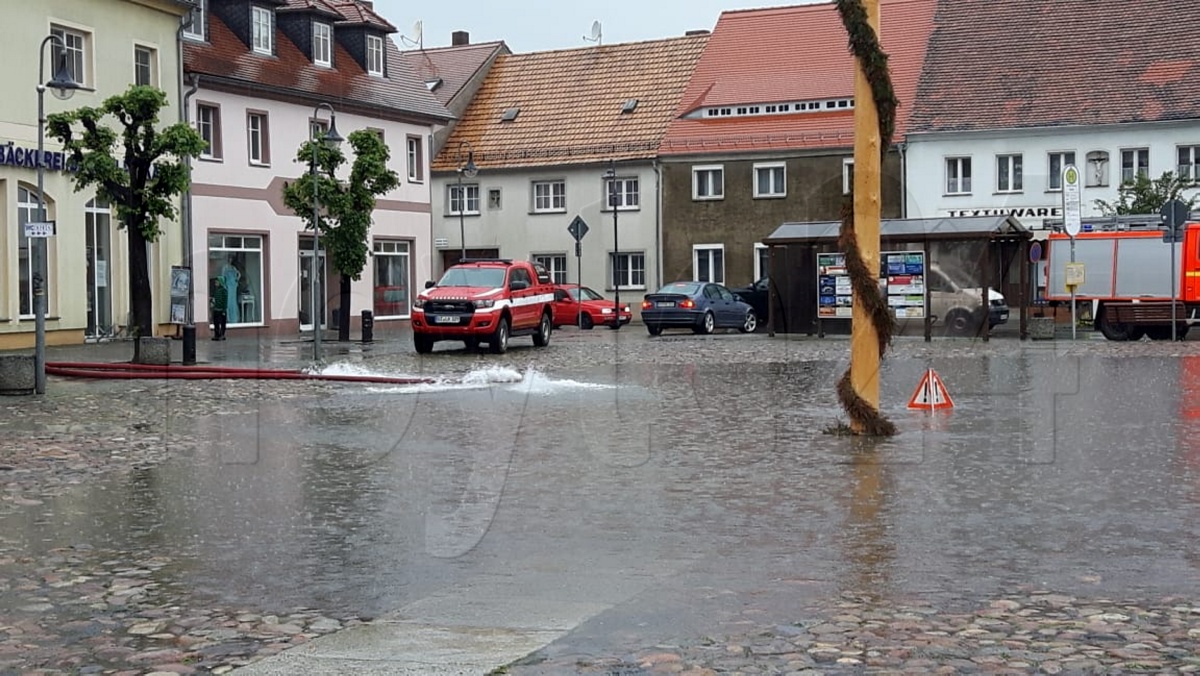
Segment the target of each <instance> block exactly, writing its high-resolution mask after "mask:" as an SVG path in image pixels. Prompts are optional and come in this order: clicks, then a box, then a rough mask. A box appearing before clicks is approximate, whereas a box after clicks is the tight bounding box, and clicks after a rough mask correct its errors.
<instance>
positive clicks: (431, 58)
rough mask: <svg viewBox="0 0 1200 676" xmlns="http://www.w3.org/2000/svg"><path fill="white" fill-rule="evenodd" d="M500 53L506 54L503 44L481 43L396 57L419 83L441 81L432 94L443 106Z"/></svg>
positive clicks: (409, 51)
mask: <svg viewBox="0 0 1200 676" xmlns="http://www.w3.org/2000/svg"><path fill="white" fill-rule="evenodd" d="M501 50H503V51H504V53H508V47H507V46H506V45H505V44H504V42H503V41H500V42H482V43H479V44H477V45H459V46H453V47H438V48H435V49H413V50H406V51H403V52H401V53H400V58H401V59H403V60H404V63H405V64H407V65H408V68H409V70H411V71H413V72H414V73H416V75H417V77H418V78H419V79H420V80H421V81H422V82H429V81H431V80H434V79H441V81H442V84H441V85H440V86H438V88H437V89H435V90H433V95H434V96H435V97H437V100H438V101H441V102H442V105H446V104H449V103H450V101H452V100H453V99H454V97H455V96H456V95H457V94H458V93H459V92H460V91H462V88H463V87H464V86H465V85H466V84H467V82H469V81H470V80H471V78H472V77H474V76H475V74H476V73H478V72H479V69H480V68H483V66H484V65H485V64H486V63H487V62H488V60H489V59H491V58H492V57H493V55H495V54H496V53H497V52H498V51H501Z"/></svg>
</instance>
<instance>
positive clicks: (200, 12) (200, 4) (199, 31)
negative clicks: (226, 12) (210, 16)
mask: <svg viewBox="0 0 1200 676" xmlns="http://www.w3.org/2000/svg"><path fill="white" fill-rule="evenodd" d="M207 10H208V0H195V7H194V8H192V16H191V22H190V23H189V24H188V26H187V28H185V29H183V35H184V37H189V38H192V39H195V40H203V39H204V35H205V24H206V19H207Z"/></svg>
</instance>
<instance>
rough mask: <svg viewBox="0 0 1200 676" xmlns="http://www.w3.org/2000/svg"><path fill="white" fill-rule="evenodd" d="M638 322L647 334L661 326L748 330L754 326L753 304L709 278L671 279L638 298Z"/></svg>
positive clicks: (708, 330)
mask: <svg viewBox="0 0 1200 676" xmlns="http://www.w3.org/2000/svg"><path fill="white" fill-rule="evenodd" d="M642 322H643V323H644V324H645V325H646V330H647V331H649V332H650V335H652V336H657V335H659V334H661V333H662V332H663V329H691V330H692V331H693V332H695V333H701V334H707V333H712V332H713V331H714V330H716V329H737V330H739V331H741V332H742V333H752V332H753V331H754V329H755V328H757V327H758V317H757V316H756V315H755V314H754V308H753V307H751V306H750V305H749V304H747V303H745V302H743V301H742V299H740V298H738V297H737V296H736V295H734V293H733V292H732V291H730V290H729V289H727V288H725V287H724V286H721V285H720V284H714V283H712V282H671V283H670V284H667V285H666V286H664V287H663V288H661V289H659V290H658V291H655V292H654V293H648V294H646V295H645V296H643V300H642Z"/></svg>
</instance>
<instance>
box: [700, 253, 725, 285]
mask: <svg viewBox="0 0 1200 676" xmlns="http://www.w3.org/2000/svg"><path fill="white" fill-rule="evenodd" d="M692 279H693V280H695V281H697V282H714V283H716V284H724V283H725V245H724V244H695V245H693V246H692Z"/></svg>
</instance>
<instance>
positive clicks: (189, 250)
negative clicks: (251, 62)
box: [175, 12, 200, 366]
mask: <svg viewBox="0 0 1200 676" xmlns="http://www.w3.org/2000/svg"><path fill="white" fill-rule="evenodd" d="M195 20H196V17H195V14H193V13H192V12H188V13H187V14H186V15H184V17H183V19H182V20H181V21H180V22H179V29H178V30H176V32H175V58H176V59H177V60H176V63H177V64H178V68H177V72H178V73H179V77H178V78H177V80H176V85H177V86H178V87H179V121H180V122H182V123H183V124H189V119H188V118H189V114H188V108H189V102H190V101H191V98H192V96H194V95H195V94H196V90H198V89H199V88H200V77H199V76H198V75H196V74H195V73H193V74H192V82H191V85H192V86H191V88H190V89H189V90H188V91H187V93H184V91H183V72H184V67H183V32H184V31H185V30H187V29H189V28H191V27H192V23H193V22H194V21H195ZM183 163H184V170H185V172H186V174H187V179H188V187H187V190H186V191H184V193H183V204H182V205H181V207H180V211H181V212H182V213H181V216H182V219H181V220H182V221H183V223H182V225H183V265H184V267H185V268H187V270H188V274H189V280H188V289H187V306H186V308H185V309H184V324H183V364H184V365H185V366H192V365H194V364H195V363H196V317H195V313H196V270H195V266H194V265H193V264H192V263H193V258H194V244H195V243H194V242H193V241H192V158H190V157H185V158H183Z"/></svg>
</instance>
